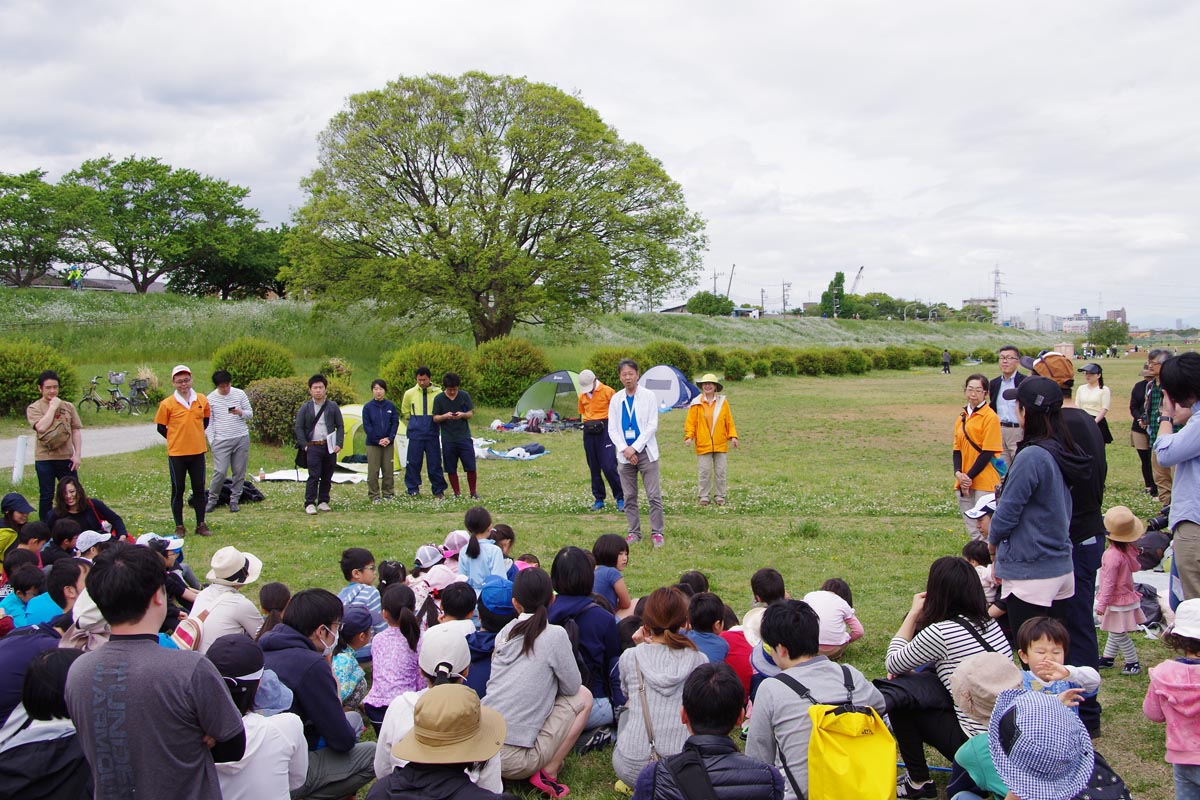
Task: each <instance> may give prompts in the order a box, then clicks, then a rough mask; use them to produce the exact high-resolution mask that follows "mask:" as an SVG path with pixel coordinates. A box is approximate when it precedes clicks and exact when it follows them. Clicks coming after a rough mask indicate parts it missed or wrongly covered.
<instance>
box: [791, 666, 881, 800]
mask: <svg viewBox="0 0 1200 800" xmlns="http://www.w3.org/2000/svg"><path fill="white" fill-rule="evenodd" d="M840 666H841V667H842V680H843V681H844V682H845V685H846V702H844V703H842V704H841V705H828V704H823V703H818V702H817V701H816V700H815V699H814V698H813V696H812V694H811V693H810V692H809V691H808V688H807V687H806V686H804V684H802V683H800V682H799V681H797V680H796V679H795V678H793V677H792V676H791V675H788V674H787V673H786V672H781V673H779V674H778V675H776V676H775V677H776V679H778V680H780V681H782V682H783V683H784V684H786V685H787V686H788V687H789V688H790V689H791V690H792V691H794V692H795V693H796V694H798V695H800V696H801V697H803V698H804V699H805V700H807V701H808V702H809V703H811V706H810V707H809V709H808V717H809V719H810V720H811V721H812V733H811V734H810V735H809V738H808V794H807V795H805V793H804V792H803V791H801V789H800V786H799V784H797V782H796V778H795V776H794V775H792V770H791V768H790V767H789V766H788V763H787V759H786V758H785V757H784V755H783V750H782V749H780V750H779V761H780V763H782V764H783V771H784V774H785V775H787V779H788V782H789V783H791V785H792V791H793V792H795V793H796V796H797V797H799V798H801V800H805V799H806V798H807V800H844V798H847V797H855V798H861V799H862V800H892V798H894V797H895V796H896V740H895V739H894V738H892V734H891V732H890V731H888V729H887V726H886V725H884V723H883V719H882V718H881V717H880V716H879V712H878V711H876V710H875V709H874V708H872V707H871V706H856V705H855V704H854V678H853V676H852V675H851V673H850V668H849V667H847V666H845V665H844V664H843V665H840Z"/></svg>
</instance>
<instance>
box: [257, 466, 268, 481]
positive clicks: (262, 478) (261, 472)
mask: <svg viewBox="0 0 1200 800" xmlns="http://www.w3.org/2000/svg"><path fill="white" fill-rule="evenodd" d="M266 479H267V471H266V469H264V468H263V467H259V468H258V482H259V483H262V482H263V481H265V480H266Z"/></svg>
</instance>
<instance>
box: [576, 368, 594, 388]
mask: <svg viewBox="0 0 1200 800" xmlns="http://www.w3.org/2000/svg"><path fill="white" fill-rule="evenodd" d="M595 388H596V373H594V372H592V371H591V370H590V369H585V370H583V371H582V372H580V373H579V391H581V392H584V393H587V392H590V391H592V390H593V389H595Z"/></svg>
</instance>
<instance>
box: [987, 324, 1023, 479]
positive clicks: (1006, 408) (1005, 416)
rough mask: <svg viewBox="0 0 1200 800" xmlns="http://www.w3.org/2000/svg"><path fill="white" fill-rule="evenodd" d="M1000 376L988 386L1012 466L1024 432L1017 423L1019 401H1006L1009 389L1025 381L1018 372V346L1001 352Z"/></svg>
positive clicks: (1005, 460) (1005, 458)
mask: <svg viewBox="0 0 1200 800" xmlns="http://www.w3.org/2000/svg"><path fill="white" fill-rule="evenodd" d="M999 354H1000V375H999V377H996V378H992V380H991V383H989V385H988V393H989V394H990V395H991V402H992V409H993V410H995V412H996V416H998V417H1000V438H1001V439H1002V440H1003V441H1004V462H1005V463H1006V464H1010V465H1011V464H1012V462H1013V459H1014V458H1016V457H1017V445H1018V444H1020V443H1021V438H1022V436H1023V435H1024V432H1023V431H1022V430H1021V424H1020V423H1019V422H1017V401H1016V400H1005V399H1004V392H1005V390H1007V389H1014V390H1015V389H1016V388H1017V387H1018V386H1020V385H1021V381H1023V380H1025V373H1023V372H1019V371H1017V367H1018V366H1020V364H1021V351H1019V350H1017V346H1016V345H1012V344H1006V345H1004V346H1003V347H1001V348H1000V350H999Z"/></svg>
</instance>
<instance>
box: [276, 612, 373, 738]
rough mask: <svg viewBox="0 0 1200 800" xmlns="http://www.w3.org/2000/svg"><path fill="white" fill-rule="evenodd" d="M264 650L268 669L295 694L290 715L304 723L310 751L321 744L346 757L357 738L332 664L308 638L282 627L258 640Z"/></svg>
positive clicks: (277, 627)
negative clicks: (347, 715) (331, 667)
mask: <svg viewBox="0 0 1200 800" xmlns="http://www.w3.org/2000/svg"><path fill="white" fill-rule="evenodd" d="M258 644H259V646H260V647H262V649H263V660H264V662H265V664H264V666H265V667H266V669H269V670H272V671H273V672H274V673H275V674H276V675H277V676H279V680H281V681H282V682H283V685H284V686H286V687H288V688H289V689H291V690H292V707H291V708H289V709H288V711H290V712H292V713H293V714H296V715H297V716H299V717H300V720H301V721H302V722H303V723H304V738H305V739H307V740H308V749H309V750H316V749H317V745H318V743H319V741H320V740H321V739H322V738H324V739H325V744H326V746H327V747H329V749H330V750H332V751H334V752H335V753H346V752H349V751H350V749H351V748H353V747H354V744H355V742H356V741H357V738H358V737H356V736H355V735H354V729H353V728H351V727H350V723H349V722H348V721H347V720H346V714H345V713H344V712H343V711H342V701H341V697H340V696H339V695H338V686H337V681H336V680H334V678H333V670H331V669H330V667H329V663H328V662H326V661H325V658H324V657H323V656H322V655H321V652H320V651H319V650H317V648H316V646H315V645H313V643H312V642H311V641H310V640H309V638H308V637H307V636H304V635H303V634H301V633H300V632H299V631H298V630H296V629H295V628H293V627H291V626H289V625H284V624H283V623H280V624H279V625H276V626H275V627H274V628H272V629H271V630H269V631H267V632H266V633H264V634H263V637H262V638H261V639H259V640H258Z"/></svg>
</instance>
